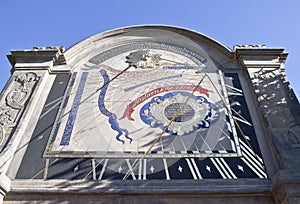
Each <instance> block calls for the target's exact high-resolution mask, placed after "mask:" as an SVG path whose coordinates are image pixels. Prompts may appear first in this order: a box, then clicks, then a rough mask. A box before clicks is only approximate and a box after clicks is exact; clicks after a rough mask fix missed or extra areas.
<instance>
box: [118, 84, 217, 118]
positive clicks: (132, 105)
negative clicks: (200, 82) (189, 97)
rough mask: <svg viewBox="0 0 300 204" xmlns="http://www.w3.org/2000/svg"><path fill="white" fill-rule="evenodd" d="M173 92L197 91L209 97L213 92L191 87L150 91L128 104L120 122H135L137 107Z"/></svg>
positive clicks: (168, 87) (170, 87)
mask: <svg viewBox="0 0 300 204" xmlns="http://www.w3.org/2000/svg"><path fill="white" fill-rule="evenodd" d="M173 90H184V91H194V90H195V91H197V92H199V93H200V94H204V95H206V96H207V97H209V92H212V91H210V90H208V89H205V88H202V87H201V86H198V87H196V86H191V85H180V86H164V87H159V88H156V89H153V90H151V91H149V92H148V93H145V94H143V95H141V96H140V97H138V98H137V99H135V100H134V101H132V102H131V103H130V104H128V105H127V108H126V110H125V111H124V113H123V115H122V117H121V118H120V120H121V119H124V118H128V119H129V120H132V121H133V120H134V119H133V118H132V117H131V114H132V113H133V111H134V108H135V107H137V106H138V105H139V104H141V103H143V102H144V101H146V100H147V99H149V98H151V97H153V96H155V95H157V94H160V93H163V92H167V91H173Z"/></svg>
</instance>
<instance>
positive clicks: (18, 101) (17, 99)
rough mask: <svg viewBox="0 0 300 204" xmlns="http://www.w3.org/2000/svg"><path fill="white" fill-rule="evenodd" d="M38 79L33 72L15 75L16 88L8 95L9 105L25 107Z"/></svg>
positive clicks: (7, 101)
mask: <svg viewBox="0 0 300 204" xmlns="http://www.w3.org/2000/svg"><path fill="white" fill-rule="evenodd" d="M37 80H38V77H37V76H36V74H35V73H32V72H29V73H26V74H21V75H19V76H17V77H15V81H16V83H14V88H13V90H12V91H10V92H9V93H8V94H7V96H6V103H7V105H8V106H10V107H12V108H16V109H21V108H23V107H24V104H25V102H26V101H27V99H28V97H29V95H30V93H31V90H32V88H33V86H34V84H35V81H37Z"/></svg>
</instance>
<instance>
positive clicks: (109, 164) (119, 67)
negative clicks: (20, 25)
mask: <svg viewBox="0 0 300 204" xmlns="http://www.w3.org/2000/svg"><path fill="white" fill-rule="evenodd" d="M195 50H196V51H195ZM244 130H245V131H247V134H245V133H244ZM43 157H44V158H47V159H50V164H53V165H50V166H49V167H48V166H47V168H49V170H47V173H48V175H46V176H48V177H51V178H57V175H59V176H58V178H65V177H68V178H79V179H88V178H90V179H93V180H103V179H109V180H114V179H133V180H135V179H137V180H147V179H166V180H170V179H205V178H221V179H222V178H223V179H230V178H239V177H241V178H248V177H256V178H266V177H267V175H266V172H265V169H264V165H263V163H262V159H261V158H260V153H259V148H258V145H257V142H256V136H255V132H254V129H253V127H252V122H251V118H250V115H249V110H248V108H247V105H246V103H245V99H244V96H243V91H242V87H241V84H240V82H239V77H238V75H237V74H236V73H225V74H224V73H223V72H222V71H221V70H220V69H219V68H218V67H216V65H215V64H214V63H213V61H212V60H211V59H210V58H209V57H208V56H207V55H206V54H205V53H204V52H201V51H199V50H197V49H194V48H192V47H185V46H181V45H173V44H169V43H165V42H155V41H143V42H141V41H137V42H130V43H127V44H126V43H125V44H122V45H116V46H111V48H109V49H104V50H102V51H101V52H99V53H98V54H95V55H93V56H91V57H90V58H88V59H87V60H85V61H84V62H83V63H82V64H81V65H80V66H78V68H77V69H76V70H75V71H74V73H73V74H72V77H71V79H70V81H69V84H68V87H67V89H66V91H65V95H64V96H63V101H62V105H61V107H60V109H59V111H58V114H57V118H56V121H55V123H54V126H53V128H52V132H51V135H50V138H49V141H48V144H47V146H46V149H45V152H44V154H43ZM53 158H55V159H54V161H53V163H51V159H53ZM60 161H61V162H62V163H64V168H66V169H67V168H70V169H69V171H68V170H65V171H64V173H63V172H62V173H61V174H58V173H51V172H57V171H58V169H59V168H62V166H60V167H58V164H59V163H60ZM74 163H76V165H75V166H74ZM68 164H69V167H68ZM57 168H58V169H57ZM24 169H26V168H25V166H24ZM20 172H21V173H20V174H19V175H20V176H19V177H20V178H21V177H22V176H21V175H22V170H21V171H20ZM23 172H25V173H23V174H24V175H25V174H26V171H25V170H24V171H23ZM64 174H66V175H65V177H64V176H63V175H64ZM46 176H45V175H44V178H45V177H46ZM34 177H35V176H34ZM22 178H23V177H22Z"/></svg>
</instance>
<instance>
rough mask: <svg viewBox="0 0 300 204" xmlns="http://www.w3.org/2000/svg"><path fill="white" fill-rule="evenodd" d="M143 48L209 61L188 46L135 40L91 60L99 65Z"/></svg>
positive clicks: (196, 61) (200, 61) (195, 60)
mask: <svg viewBox="0 0 300 204" xmlns="http://www.w3.org/2000/svg"><path fill="white" fill-rule="evenodd" d="M142 49H156V50H165V51H170V52H174V53H177V54H180V55H183V56H185V57H187V58H190V59H191V60H192V61H194V62H195V63H196V64H204V63H205V62H207V59H206V58H205V57H203V56H202V55H200V54H198V53H196V52H194V51H192V50H190V49H188V48H185V47H182V46H178V45H172V44H168V43H159V42H134V43H130V44H126V45H122V46H118V47H115V48H112V49H110V50H107V51H104V52H102V53H100V54H98V55H96V56H95V57H93V58H91V59H90V60H89V62H91V63H93V64H97V65H98V64H101V63H102V62H104V61H105V60H108V59H110V58H112V57H114V56H117V55H120V54H123V53H125V52H130V51H132V50H142Z"/></svg>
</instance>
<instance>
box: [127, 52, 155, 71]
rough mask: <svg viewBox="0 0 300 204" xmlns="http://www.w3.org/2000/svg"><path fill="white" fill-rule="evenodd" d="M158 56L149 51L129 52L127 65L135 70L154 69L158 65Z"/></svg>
mask: <svg viewBox="0 0 300 204" xmlns="http://www.w3.org/2000/svg"><path fill="white" fill-rule="evenodd" d="M160 56H161V55H160V54H156V53H153V52H151V51H150V50H140V51H135V52H131V53H130V54H129V55H128V56H127V57H126V58H127V61H126V62H127V63H128V64H129V65H130V66H133V67H135V68H154V67H155V66H157V65H159V63H160V60H161V58H160Z"/></svg>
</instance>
